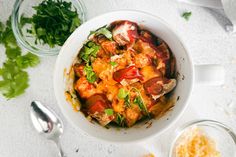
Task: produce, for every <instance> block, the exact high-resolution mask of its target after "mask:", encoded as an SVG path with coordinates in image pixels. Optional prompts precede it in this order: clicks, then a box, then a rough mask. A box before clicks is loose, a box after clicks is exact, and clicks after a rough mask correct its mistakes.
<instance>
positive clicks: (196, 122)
mask: <svg viewBox="0 0 236 157" xmlns="http://www.w3.org/2000/svg"><path fill="white" fill-rule="evenodd" d="M199 125H200V126H208V127H215V128H220V129H222V131H224V132H226V133H227V134H228V135H229V137H231V139H232V140H233V142H234V143H235V147H236V134H235V133H234V131H233V129H231V128H230V127H228V126H227V125H225V124H223V123H222V122H219V121H216V120H210V119H201V120H194V121H190V122H187V123H185V124H184V125H182V126H180V127H178V128H177V129H176V130H175V132H174V134H175V135H174V138H173V140H172V142H171V146H170V150H169V155H168V157H172V155H173V150H174V148H175V143H176V141H177V140H178V139H179V137H180V136H181V135H182V134H183V133H184V132H185V131H186V130H187V129H189V128H191V127H193V126H199Z"/></svg>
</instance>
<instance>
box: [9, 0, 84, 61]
mask: <svg viewBox="0 0 236 157" xmlns="http://www.w3.org/2000/svg"><path fill="white" fill-rule="evenodd" d="M23 1H24V0H17V1H15V3H14V5H13V10H12V16H11V27H12V31H13V34H14V36H15V38H16V41H17V43H18V44H19V45H20V46H21V47H23V48H25V49H26V50H28V51H30V52H31V53H33V54H35V55H37V56H41V57H44V56H55V55H57V54H58V53H59V52H60V49H61V47H57V48H49V49H40V48H37V46H36V47H35V48H33V47H32V46H31V45H30V44H28V43H27V41H25V40H24V38H23V36H22V35H21V33H20V29H19V24H18V16H19V9H20V6H21V4H22V2H23ZM70 1H71V3H72V5H73V6H77V7H78V8H80V10H78V9H77V12H79V14H80V15H79V16H81V25H82V24H83V23H84V22H86V10H87V9H86V7H85V5H84V2H83V0H70Z"/></svg>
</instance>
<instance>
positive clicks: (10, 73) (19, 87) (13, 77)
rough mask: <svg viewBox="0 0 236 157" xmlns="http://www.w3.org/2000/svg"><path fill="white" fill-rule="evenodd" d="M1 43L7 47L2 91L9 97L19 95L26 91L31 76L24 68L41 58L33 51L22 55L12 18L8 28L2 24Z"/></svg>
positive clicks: (1, 74)
mask: <svg viewBox="0 0 236 157" xmlns="http://www.w3.org/2000/svg"><path fill="white" fill-rule="evenodd" d="M0 33H1V34H0V43H2V44H4V46H5V48H6V56H7V59H6V61H5V62H4V63H3V66H2V67H1V68H0V92H1V93H2V95H3V96H5V97H6V98H8V99H11V98H14V97H17V96H19V95H21V94H23V93H24V92H25V90H26V89H27V88H28V86H29V84H28V82H29V76H28V73H27V72H26V71H24V70H23V68H26V67H29V66H31V67H33V66H35V65H37V64H38V63H39V58H38V57H37V56H35V55H33V54H31V53H28V54H26V55H24V56H22V55H21V48H20V47H19V46H18V45H17V42H16V39H15V36H14V34H13V32H12V29H11V21H10V18H9V19H8V21H7V24H6V28H5V29H4V30H3V26H0Z"/></svg>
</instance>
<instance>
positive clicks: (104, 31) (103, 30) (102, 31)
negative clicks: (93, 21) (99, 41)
mask: <svg viewBox="0 0 236 157" xmlns="http://www.w3.org/2000/svg"><path fill="white" fill-rule="evenodd" d="M100 34H102V35H104V36H105V37H106V38H108V39H112V33H111V31H109V30H108V29H107V28H106V27H102V28H100V29H98V30H97V31H91V32H90V35H100Z"/></svg>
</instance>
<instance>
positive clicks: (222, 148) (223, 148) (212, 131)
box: [169, 120, 236, 157]
mask: <svg viewBox="0 0 236 157" xmlns="http://www.w3.org/2000/svg"><path fill="white" fill-rule="evenodd" d="M193 127H197V128H199V129H200V130H201V131H203V132H204V133H205V134H206V135H207V137H209V138H210V139H212V140H213V141H214V142H215V145H216V149H217V151H219V152H220V155H221V157H236V134H235V133H234V132H233V131H232V130H231V129H230V128H229V127H228V126H226V125H224V124H222V123H220V122H217V121H214V120H199V121H194V122H191V123H188V124H186V125H184V126H183V127H180V128H178V129H177V130H176V134H175V135H176V136H175V138H174V140H173V142H172V144H171V148H170V152H169V157H177V156H176V155H175V147H176V143H177V142H178V140H180V138H181V135H183V134H184V133H186V131H188V130H189V129H191V128H193Z"/></svg>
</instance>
